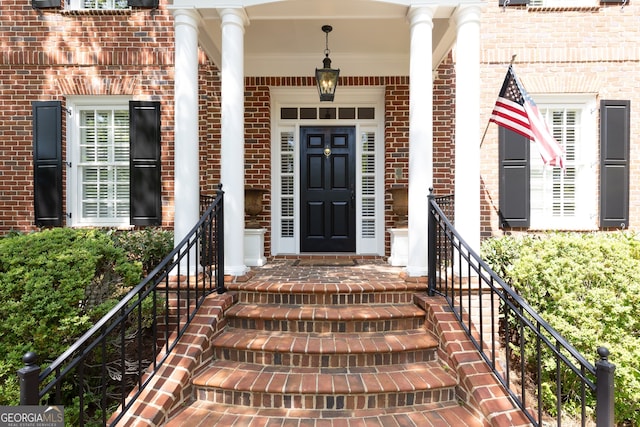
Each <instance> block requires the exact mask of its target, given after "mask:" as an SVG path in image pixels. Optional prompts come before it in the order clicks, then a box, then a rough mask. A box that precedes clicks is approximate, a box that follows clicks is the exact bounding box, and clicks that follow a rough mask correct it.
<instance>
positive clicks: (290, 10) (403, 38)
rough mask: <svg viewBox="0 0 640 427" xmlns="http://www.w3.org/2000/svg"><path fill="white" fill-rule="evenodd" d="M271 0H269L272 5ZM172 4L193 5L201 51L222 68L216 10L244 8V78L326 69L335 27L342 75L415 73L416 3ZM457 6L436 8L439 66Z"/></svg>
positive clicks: (181, 0)
mask: <svg viewBox="0 0 640 427" xmlns="http://www.w3.org/2000/svg"><path fill="white" fill-rule="evenodd" d="M267 1H268V2H267ZM389 1H390V2H383V1H379V0H275V1H274V0H227V1H225V2H222V1H212V0H174V6H182V5H184V6H190V7H193V6H195V7H196V8H197V9H198V11H199V13H200V15H201V16H202V18H203V26H202V28H201V29H200V35H199V39H200V45H201V46H202V47H203V49H204V50H205V52H206V53H207V55H208V56H209V57H210V58H211V59H212V60H213V61H214V62H215V63H217V64H219V61H220V46H221V31H220V17H219V15H218V12H217V9H218V8H224V7H230V6H238V5H242V6H244V10H245V12H246V15H247V18H248V20H249V24H248V25H247V26H246V27H245V38H244V43H245V46H244V51H245V75H247V76H311V75H313V71H314V69H315V68H320V67H322V59H323V58H324V49H325V34H324V33H323V32H322V30H321V27H322V26H323V25H325V24H328V25H331V26H332V27H333V31H332V32H331V33H330V34H329V49H330V55H329V56H330V58H331V60H332V66H333V67H334V68H340V70H341V71H340V75H341V76H381V75H387V76H388V75H391V76H394V75H408V74H409V47H410V46H409V31H410V29H409V22H408V18H407V13H408V11H409V7H410V4H411V3H415V0H389ZM455 6H456V5H455V4H454V3H452V2H448V3H447V4H446V5H441V6H439V7H438V9H437V12H436V15H435V18H434V29H433V52H434V53H433V55H434V57H433V66H434V69H435V67H436V66H437V65H438V63H439V62H440V61H441V60H442V59H443V57H444V56H446V54H447V53H448V51H449V50H450V49H451V47H452V45H453V43H454V41H455V25H454V24H451V25H450V23H449V21H450V20H449V18H450V16H451V14H452V13H453V11H454V10H455Z"/></svg>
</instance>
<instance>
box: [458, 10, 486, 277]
mask: <svg viewBox="0 0 640 427" xmlns="http://www.w3.org/2000/svg"><path fill="white" fill-rule="evenodd" d="M480 12H481V10H480V6H479V5H464V6H460V7H459V8H458V10H457V11H456V12H455V22H456V25H457V42H456V101H455V102H456V125H455V126H456V142H455V144H456V145H455V156H456V161H455V227H456V229H457V230H458V232H459V233H460V235H461V236H462V237H463V238H464V239H465V241H466V242H467V243H468V244H469V245H470V247H471V248H472V249H473V250H475V251H476V252H477V253H479V250H480ZM462 270H463V271H464V273H466V268H463V269H462Z"/></svg>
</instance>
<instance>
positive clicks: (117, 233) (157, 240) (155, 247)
mask: <svg viewBox="0 0 640 427" xmlns="http://www.w3.org/2000/svg"><path fill="white" fill-rule="evenodd" d="M109 233H110V234H111V236H112V238H113V241H114V243H115V245H116V246H118V247H121V248H123V249H124V251H125V252H126V253H127V254H128V256H129V259H131V260H132V261H137V262H140V263H141V264H142V270H143V272H144V274H145V275H147V274H149V273H150V272H151V271H152V270H153V269H154V268H156V267H157V266H158V264H160V262H162V260H163V259H164V257H165V256H167V255H168V254H169V253H170V252H171V250H172V249H173V231H167V230H162V229H160V228H153V227H148V228H144V229H142V230H133V231H128V230H127V231H122V230H114V231H110V232H109Z"/></svg>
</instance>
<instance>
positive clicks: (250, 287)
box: [226, 280, 427, 294]
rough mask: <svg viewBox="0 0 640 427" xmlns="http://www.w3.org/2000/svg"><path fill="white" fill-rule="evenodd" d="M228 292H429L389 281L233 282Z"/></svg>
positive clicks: (411, 284) (424, 286)
mask: <svg viewBox="0 0 640 427" xmlns="http://www.w3.org/2000/svg"><path fill="white" fill-rule="evenodd" d="M226 287H227V289H228V290H232V291H243V292H272V293H285V294H292V293H293V294H296V293H309V294H351V293H368V292H419V291H425V292H426V290H427V284H426V283H418V282H404V281H398V280H389V281H375V282H370V281H365V280H362V281H361V280H355V281H351V282H349V281H343V282H339V283H322V282H317V283H313V282H306V281H305V282H279V281H275V282H274V281H270V280H269V281H257V280H255V281H248V282H232V283H228V284H227V285H226Z"/></svg>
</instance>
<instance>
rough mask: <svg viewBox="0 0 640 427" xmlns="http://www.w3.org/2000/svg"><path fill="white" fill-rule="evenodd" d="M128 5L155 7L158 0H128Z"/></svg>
mask: <svg viewBox="0 0 640 427" xmlns="http://www.w3.org/2000/svg"><path fill="white" fill-rule="evenodd" d="M127 6H129V7H141V8H147V9H155V8H157V7H158V0H127Z"/></svg>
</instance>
